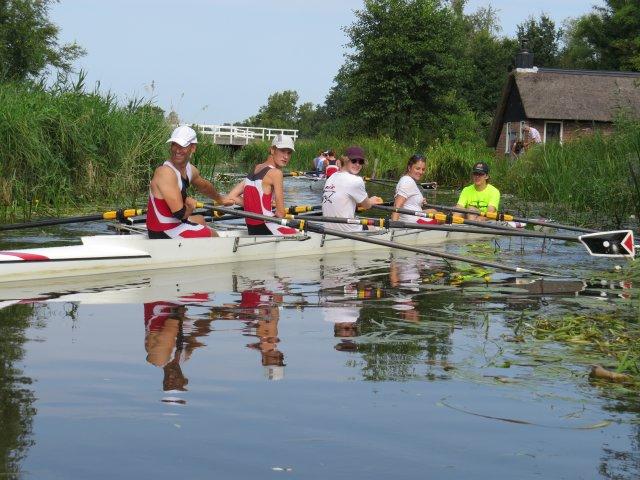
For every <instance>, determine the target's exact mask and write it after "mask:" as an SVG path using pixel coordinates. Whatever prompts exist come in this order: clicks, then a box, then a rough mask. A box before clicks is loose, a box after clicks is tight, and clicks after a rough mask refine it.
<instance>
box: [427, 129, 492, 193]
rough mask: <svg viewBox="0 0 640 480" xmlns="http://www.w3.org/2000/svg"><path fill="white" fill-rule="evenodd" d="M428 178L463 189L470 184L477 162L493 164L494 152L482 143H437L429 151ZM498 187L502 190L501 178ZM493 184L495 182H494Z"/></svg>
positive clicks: (446, 141)
mask: <svg viewBox="0 0 640 480" xmlns="http://www.w3.org/2000/svg"><path fill="white" fill-rule="evenodd" d="M426 154H427V178H428V179H429V180H430V181H436V182H438V183H439V184H440V185H448V186H455V187H462V186H463V185H465V184H467V183H469V172H470V171H471V169H472V167H473V164H474V163H476V162H480V161H482V162H487V163H488V164H489V165H491V164H492V162H493V159H494V153H493V150H491V149H490V148H488V147H486V146H485V145H484V144H483V143H481V142H458V141H451V140H445V141H442V142H441V141H437V142H435V143H434V144H433V145H431V146H430V147H429V148H428V149H427V152H426ZM493 178H495V179H498V183H497V184H496V186H497V187H498V188H500V183H499V179H500V177H499V176H497V175H493V174H492V179H493ZM492 183H494V182H493V180H492Z"/></svg>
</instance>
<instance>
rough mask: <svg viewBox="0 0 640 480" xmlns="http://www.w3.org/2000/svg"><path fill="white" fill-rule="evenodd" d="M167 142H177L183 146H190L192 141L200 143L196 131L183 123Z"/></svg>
mask: <svg viewBox="0 0 640 480" xmlns="http://www.w3.org/2000/svg"><path fill="white" fill-rule="evenodd" d="M167 143H177V144H178V145H180V146H181V147H188V146H189V145H191V144H192V143H198V138H197V137H196V131H195V130H194V129H193V128H191V127H188V126H187V125H181V126H180V127H178V128H176V129H175V130H174V131H173V132H172V133H171V138H170V139H169V140H167Z"/></svg>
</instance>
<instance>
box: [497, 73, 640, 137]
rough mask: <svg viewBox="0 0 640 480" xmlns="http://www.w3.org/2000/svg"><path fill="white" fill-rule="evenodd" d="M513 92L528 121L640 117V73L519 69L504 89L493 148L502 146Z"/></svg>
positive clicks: (610, 120) (512, 74)
mask: <svg viewBox="0 0 640 480" xmlns="http://www.w3.org/2000/svg"><path fill="white" fill-rule="evenodd" d="M513 88H517V92H518V93H519V96H520V98H521V100H522V106H523V108H524V111H525V113H526V118H527V119H541V120H583V121H596V122H612V121H613V120H614V118H615V116H616V114H617V113H618V112H619V111H620V109H624V110H626V111H628V112H630V113H631V114H632V115H634V116H637V117H640V73H635V72H605V71H593V70H560V69H550V68H549V69H547V68H540V69H538V70H537V71H531V70H520V69H517V70H514V71H513V72H511V73H510V74H509V78H508V80H507V83H506V85H505V87H504V89H503V92H502V99H501V101H500V104H499V105H498V109H497V111H496V115H495V117H494V121H493V125H492V128H491V134H490V137H489V139H488V140H489V142H488V143H489V145H490V146H495V145H496V144H497V142H498V137H499V135H500V131H501V128H502V124H503V123H504V121H503V116H504V114H505V110H506V106H507V100H508V98H509V94H510V93H511V90H512V89H513ZM522 120H525V119H522Z"/></svg>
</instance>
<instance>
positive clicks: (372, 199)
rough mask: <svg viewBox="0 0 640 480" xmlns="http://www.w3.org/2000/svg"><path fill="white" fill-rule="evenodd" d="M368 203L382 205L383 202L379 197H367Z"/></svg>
mask: <svg viewBox="0 0 640 480" xmlns="http://www.w3.org/2000/svg"><path fill="white" fill-rule="evenodd" d="M369 201H370V202H371V203H372V204H374V205H382V204H383V203H384V200H383V199H382V198H380V197H376V196H374V197H369Z"/></svg>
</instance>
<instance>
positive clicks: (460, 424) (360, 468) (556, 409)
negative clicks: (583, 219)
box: [0, 179, 640, 479]
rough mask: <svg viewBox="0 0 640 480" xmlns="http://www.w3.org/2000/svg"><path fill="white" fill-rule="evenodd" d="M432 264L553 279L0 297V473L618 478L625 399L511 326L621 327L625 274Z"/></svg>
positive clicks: (163, 285)
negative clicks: (564, 318)
mask: <svg viewBox="0 0 640 480" xmlns="http://www.w3.org/2000/svg"><path fill="white" fill-rule="evenodd" d="M287 190H288V192H290V195H291V196H290V197H289V199H288V202H287V204H294V203H295V204H301V203H318V199H319V195H320V193H319V189H318V188H317V187H316V186H310V185H309V184H308V183H304V182H303V181H301V180H299V179H291V180H289V181H288V184H287ZM376 193H378V194H382V195H384V196H385V197H388V196H389V193H390V192H388V191H384V190H380V191H377V192H376ZM438 195H439V197H438V198H437V199H436V200H437V201H438V202H439V203H451V202H452V201H453V200H454V199H453V197H451V198H449V197H446V196H444V197H443V196H442V194H441V193H439V194H438ZM103 229H104V226H102V225H95V226H88V225H83V226H81V225H76V226H73V227H66V228H60V229H50V230H47V231H38V232H29V234H30V235H33V236H32V237H29V236H26V237H25V236H24V233H23V234H22V235H21V236H15V237H4V238H3V242H4V243H3V245H2V246H3V247H5V248H6V247H7V246H11V248H16V245H20V246H24V245H25V244H33V243H44V244H59V243H61V242H68V241H69V240H70V239H71V238H73V237H76V236H77V235H78V234H80V233H95V232H101V231H102V230H103ZM446 250H447V251H449V252H453V253H457V254H462V255H467V256H473V257H476V258H482V259H486V260H492V261H500V262H504V263H508V264H512V265H521V266H525V267H531V268H536V269H541V270H547V271H554V272H559V273H561V274H562V275H563V276H564V277H565V278H562V279H553V280H545V281H540V280H535V279H532V278H514V277H513V276H510V275H508V274H504V273H500V272H495V271H490V270H486V269H482V268H477V267H473V266H469V265H463V264H458V263H456V264H448V263H446V262H444V261H442V260H439V259H434V258H428V257H424V256H420V255H417V254H409V253H400V252H392V253H390V252H384V251H373V252H366V253H360V254H357V255H355V254H344V255H332V256H317V257H309V258H292V259H288V260H282V261H278V262H274V261H272V260H264V261H261V262H256V263H254V264H237V265H233V264H232V265H224V266H215V267H202V268H195V269H188V270H166V271H158V272H138V273H132V274H126V275H118V276H107V277H100V276H94V277H84V278H77V279H74V280H71V281H50V282H42V283H32V284H29V285H22V286H17V287H13V286H5V287H0V302H1V303H0V305H2V307H3V308H2V309H1V310H0V355H1V359H2V363H0V367H1V370H0V375H1V377H2V378H0V380H1V382H2V383H1V387H0V392H1V394H0V402H1V403H0V421H1V422H2V424H1V425H0V427H1V428H0V476H3V477H7V478H38V479H40V478H46V479H70V478H92V479H102V478H104V479H107V478H108V479H112V478H154V479H165V478H166V479H174V478H189V479H205V478H207V479H209V478H234V479H245V478H246V479H255V478H296V479H324V478H334V479H356V478H357V479H378V478H380V479H382V478H385V479H387V478H397V479H414V478H434V479H436V478H437V479H449V478H450V479H458V478H464V479H467V478H483V477H490V478H492V479H514V478H518V479H528V478H553V479H560V478H566V479H578V478H584V479H591V478H612V479H613V478H615V479H626V478H629V479H632V478H638V475H639V474H640V452H639V449H640V443H639V441H640V430H639V426H638V425H639V424H638V411H639V407H640V404H639V401H638V397H637V394H635V393H633V392H631V391H628V390H626V389H625V388H624V387H623V386H611V385H607V384H602V383H597V382H592V381H591V380H590V379H589V377H588V373H589V369H590V364H591V363H604V364H605V365H606V361H607V359H600V358H597V356H596V355H595V354H589V355H587V354H585V353H584V351H582V352H580V353H577V352H576V349H575V348H573V347H572V346H571V345H568V344H564V343H555V342H551V341H545V340H541V339H536V338H534V337H532V336H531V335H529V334H528V333H527V332H528V325H530V324H531V323H532V322H533V321H534V320H535V319H539V318H544V317H549V318H553V317H557V316H561V315H566V314H580V315H584V316H589V315H596V314H600V313H603V312H604V313H607V314H611V315H619V316H625V317H629V318H635V317H637V313H636V312H637V301H638V298H637V292H636V290H635V289H634V288H633V285H631V284H630V283H629V282H623V281H621V279H619V278H618V277H617V276H616V273H615V272H616V266H619V265H621V266H623V267H624V264H622V263H620V261H617V262H616V261H614V260H609V259H604V260H603V259H598V260H596V259H593V258H590V257H588V256H587V255H586V254H585V253H584V251H583V250H582V249H581V247H579V246H577V245H575V244H565V243H562V242H554V243H551V244H549V243H546V244H542V243H541V242H540V241H538V240H536V241H533V240H526V241H521V240H508V239H501V240H499V241H498V242H495V241H493V240H491V241H489V240H486V241H481V242H474V243H470V244H461V245H448V246H447V247H446Z"/></svg>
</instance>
